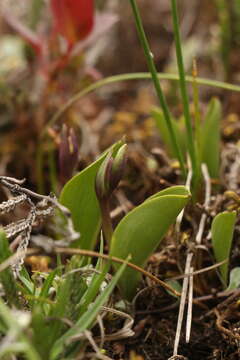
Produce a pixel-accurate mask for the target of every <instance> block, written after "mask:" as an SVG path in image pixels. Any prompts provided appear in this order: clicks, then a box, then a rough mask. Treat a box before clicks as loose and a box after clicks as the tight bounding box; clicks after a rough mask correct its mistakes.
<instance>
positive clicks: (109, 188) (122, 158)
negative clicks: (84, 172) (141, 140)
mask: <svg viewBox="0 0 240 360" xmlns="http://www.w3.org/2000/svg"><path fill="white" fill-rule="evenodd" d="M126 149H127V145H126V144H124V145H122V146H121V148H120V149H119V150H118V152H117V154H116V156H115V157H113V156H112V152H109V154H108V155H107V156H106V158H105V160H104V161H103V162H102V164H101V166H100V168H99V170H98V172H97V176H96V182H95V188H96V194H97V197H98V199H99V200H101V199H104V198H107V197H109V196H110V195H111V193H112V192H113V190H114V189H115V188H116V187H117V185H118V183H119V181H120V180H121V178H122V175H123V170H124V167H125V165H126Z"/></svg>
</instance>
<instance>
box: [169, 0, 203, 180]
mask: <svg viewBox="0 0 240 360" xmlns="http://www.w3.org/2000/svg"><path fill="white" fill-rule="evenodd" d="M171 4H172V18H173V28H174V38H175V47H176V55H177V63H178V71H179V78H180V90H181V95H182V102H183V113H184V119H185V126H186V131H187V142H188V151H189V155H190V159H191V163H192V169H193V176H195V177H196V175H197V173H198V166H197V158H196V150H195V144H194V136H193V129H192V124H191V115H190V110H189V99H188V94H187V86H186V78H185V71H184V64H183V56H182V48H181V38H180V31H179V20H178V13H177V4H176V0H171Z"/></svg>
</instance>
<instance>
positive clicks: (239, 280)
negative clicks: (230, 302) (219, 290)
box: [226, 266, 240, 291]
mask: <svg viewBox="0 0 240 360" xmlns="http://www.w3.org/2000/svg"><path fill="white" fill-rule="evenodd" d="M239 286H240V267H239V266H238V267H235V268H234V269H232V270H231V272H230V280H229V285H228V288H227V289H226V291H230V290H235V289H237V288H239Z"/></svg>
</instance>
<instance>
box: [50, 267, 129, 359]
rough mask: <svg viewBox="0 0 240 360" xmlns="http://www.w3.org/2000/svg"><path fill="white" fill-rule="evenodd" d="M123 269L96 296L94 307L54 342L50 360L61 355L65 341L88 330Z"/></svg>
mask: <svg viewBox="0 0 240 360" xmlns="http://www.w3.org/2000/svg"><path fill="white" fill-rule="evenodd" d="M125 267H126V264H123V265H121V267H120V269H119V270H118V272H117V273H116V274H115V276H114V277H113V278H112V280H111V282H110V284H109V285H108V286H107V287H106V289H105V290H104V291H103V292H102V294H101V295H99V296H98V298H97V300H96V301H95V303H94V305H93V306H90V307H89V308H88V310H87V311H86V312H85V313H84V315H83V316H81V317H80V319H79V320H78V321H77V323H76V324H75V325H74V326H73V327H72V328H71V329H70V330H68V331H67V332H66V333H65V334H64V335H63V336H62V337H61V338H60V339H59V340H57V341H56V343H55V344H54V346H53V349H52V352H51V355H50V360H56V359H57V358H58V356H59V355H60V354H61V352H62V351H63V349H64V345H65V343H66V341H67V340H68V339H69V338H71V337H72V336H74V335H76V334H79V333H81V332H83V331H85V330H87V329H89V327H90V326H91V325H92V324H93V322H94V321H95V319H96V317H97V314H98V313H99V311H100V309H101V306H103V305H104V303H105V302H106V301H107V299H108V298H109V296H110V295H111V293H112V291H113V289H114V287H115V286H116V284H117V283H118V281H119V279H120V277H121V276H122V273H123V271H124V270H125Z"/></svg>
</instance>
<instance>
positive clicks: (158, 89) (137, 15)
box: [130, 0, 186, 176]
mask: <svg viewBox="0 0 240 360" xmlns="http://www.w3.org/2000/svg"><path fill="white" fill-rule="evenodd" d="M130 3H131V6H132V10H133V14H134V18H135V22H136V28H137V31H138V35H139V39H140V41H141V44H142V48H143V50H144V54H145V57H146V60H147V64H148V68H149V71H150V73H151V76H152V80H153V84H154V86H155V90H156V93H157V97H158V100H159V103H160V105H161V107H162V111H163V114H164V118H165V121H166V125H167V128H168V131H169V135H170V139H171V142H172V146H173V148H174V152H175V154H176V155H177V158H178V161H179V164H180V167H181V171H182V174H183V175H184V176H186V169H185V165H184V158H183V154H182V152H181V149H180V146H179V144H178V141H177V137H176V134H175V131H174V127H173V125H172V120H171V115H170V111H169V108H168V105H167V102H166V99H165V96H164V93H163V91H162V88H161V85H160V82H159V79H158V73H157V69H156V66H155V63H154V59H153V54H152V52H151V50H150V47H149V44H148V40H147V37H146V34H145V31H144V28H143V24H142V20H141V16H140V13H139V10H138V7H137V3H136V1H135V0H130Z"/></svg>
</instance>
